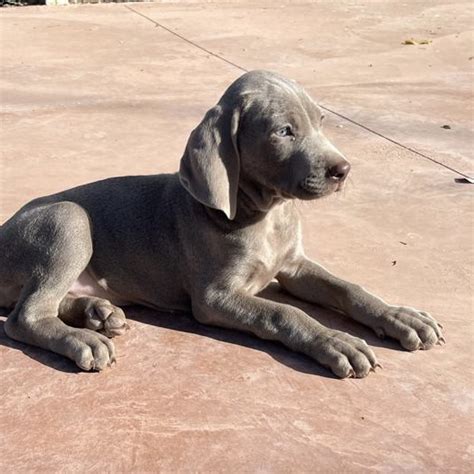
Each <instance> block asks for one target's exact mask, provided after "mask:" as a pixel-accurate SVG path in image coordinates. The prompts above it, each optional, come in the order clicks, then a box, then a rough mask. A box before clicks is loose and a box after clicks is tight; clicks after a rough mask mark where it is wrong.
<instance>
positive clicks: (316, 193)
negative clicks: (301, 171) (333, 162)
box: [298, 178, 342, 200]
mask: <svg viewBox="0 0 474 474" xmlns="http://www.w3.org/2000/svg"><path fill="white" fill-rule="evenodd" d="M340 189H342V183H331V182H328V181H327V180H325V179H324V180H315V179H311V178H306V179H304V180H303V181H301V182H300V183H299V190H300V191H302V194H303V195H302V196H298V197H299V198H300V199H308V200H309V199H317V198H320V197H324V196H328V195H329V194H332V193H334V192H337V191H339V190H340Z"/></svg>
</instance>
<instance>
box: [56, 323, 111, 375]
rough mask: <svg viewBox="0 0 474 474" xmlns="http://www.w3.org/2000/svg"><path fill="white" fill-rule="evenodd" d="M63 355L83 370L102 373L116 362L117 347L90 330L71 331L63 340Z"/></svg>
mask: <svg viewBox="0 0 474 474" xmlns="http://www.w3.org/2000/svg"><path fill="white" fill-rule="evenodd" d="M62 343H63V344H64V346H65V347H64V348H63V349H62V351H61V352H62V353H63V354H65V355H67V356H68V357H69V358H70V359H72V360H73V361H74V362H76V364H77V365H78V366H79V367H80V368H81V369H82V370H87V371H89V370H95V371H101V370H103V369H105V367H108V366H111V365H112V364H113V363H114V362H115V360H116V359H115V347H114V344H113V343H112V341H110V340H109V339H108V338H107V337H105V336H104V335H102V334H98V333H97V332H94V331H91V330H89V329H71V331H70V332H69V333H68V334H67V335H66V336H65V337H64V338H63V339H62Z"/></svg>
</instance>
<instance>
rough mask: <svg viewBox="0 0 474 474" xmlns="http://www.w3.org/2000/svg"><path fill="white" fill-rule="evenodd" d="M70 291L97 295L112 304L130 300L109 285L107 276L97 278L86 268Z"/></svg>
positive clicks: (81, 294)
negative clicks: (115, 291) (112, 289)
mask: <svg viewBox="0 0 474 474" xmlns="http://www.w3.org/2000/svg"><path fill="white" fill-rule="evenodd" d="M68 293H69V294H70V295H72V296H95V297H97V298H104V299H106V300H109V301H110V302H111V303H112V304H116V305H126V304H130V303H131V302H130V301H125V300H123V299H121V298H120V297H118V296H117V295H116V294H115V293H114V292H113V291H111V290H110V288H109V287H108V285H107V280H106V279H105V278H100V279H96V278H94V277H93V276H92V275H91V274H90V273H89V271H88V269H86V270H84V271H83V272H82V273H81V274H80V275H79V277H78V278H77V280H76V281H75V282H74V283H73V284H72V286H71V288H69V291H68Z"/></svg>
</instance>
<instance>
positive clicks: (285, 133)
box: [275, 125, 293, 137]
mask: <svg viewBox="0 0 474 474" xmlns="http://www.w3.org/2000/svg"><path fill="white" fill-rule="evenodd" d="M275 135H276V136H277V137H292V136H293V132H292V131H291V127H290V126H289V125H287V126H286V127H283V128H280V129H279V130H277V131H276V132H275Z"/></svg>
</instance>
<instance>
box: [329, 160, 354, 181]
mask: <svg viewBox="0 0 474 474" xmlns="http://www.w3.org/2000/svg"><path fill="white" fill-rule="evenodd" d="M350 169H351V165H350V163H349V162H348V161H346V160H343V161H339V162H337V163H336V164H334V165H332V166H331V167H330V168H329V169H328V178H329V179H330V180H332V181H337V182H340V181H344V180H345V179H346V177H347V175H348V174H349V171H350Z"/></svg>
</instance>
